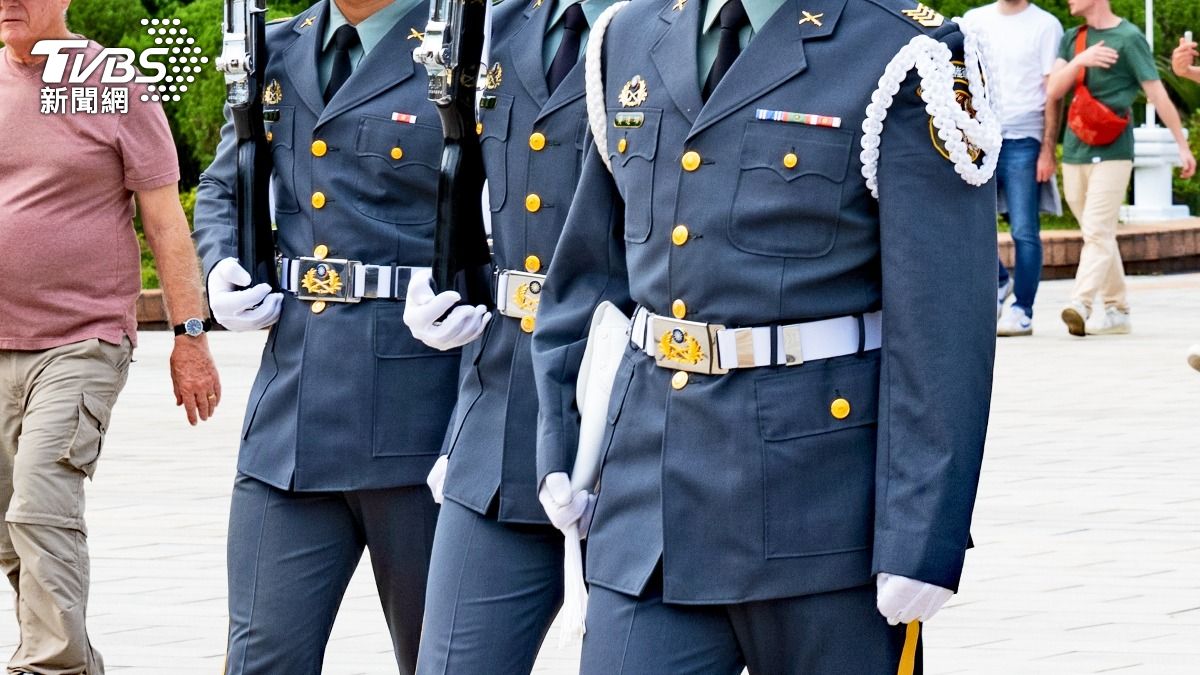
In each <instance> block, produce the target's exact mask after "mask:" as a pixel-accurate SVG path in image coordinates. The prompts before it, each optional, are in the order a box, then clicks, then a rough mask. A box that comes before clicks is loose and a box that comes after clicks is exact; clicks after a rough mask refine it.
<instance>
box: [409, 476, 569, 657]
mask: <svg viewBox="0 0 1200 675" xmlns="http://www.w3.org/2000/svg"><path fill="white" fill-rule="evenodd" d="M562 595H563V538H562V533H561V532H559V531H558V530H556V529H554V528H553V527H552V526H550V525H518V524H509V523H501V522H497V521H496V519H495V518H494V517H489V516H481V515H479V514H478V513H476V512H474V511H472V510H470V509H468V508H466V507H464V506H462V505H460V504H456V503H454V502H452V501H450V500H449V499H447V500H446V502H445V503H444V504H443V505H442V513H441V516H440V517H439V518H438V525H437V537H436V539H435V540H434V544H433V561H432V562H431V563H430V571H429V602H428V603H427V604H426V606H425V631H424V633H422V635H421V655H420V659H419V660H418V662H417V672H418V673H420V675H485V674H486V675H528V673H529V672H530V671H531V670H532V669H533V662H534V660H535V659H536V658H537V653H538V649H539V648H540V647H541V644H542V640H543V639H545V637H546V631H548V630H549V629H550V624H551V622H553V621H554V615H555V614H557V613H558V608H559V606H560V605H561V604H562Z"/></svg>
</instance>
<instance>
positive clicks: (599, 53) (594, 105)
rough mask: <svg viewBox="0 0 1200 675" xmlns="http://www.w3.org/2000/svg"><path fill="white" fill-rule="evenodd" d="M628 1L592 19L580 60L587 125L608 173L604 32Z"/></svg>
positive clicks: (610, 164)
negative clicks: (582, 66)
mask: <svg viewBox="0 0 1200 675" xmlns="http://www.w3.org/2000/svg"><path fill="white" fill-rule="evenodd" d="M628 4H629V2H628V0H625V1H623V2H618V3H615V4H613V5H611V6H610V7H609V8H608V9H606V10H604V13H603V14H601V15H600V16H599V17H598V18H597V19H596V25H594V26H592V29H591V31H592V32H591V36H589V37H588V45H587V54H586V56H585V61H584V81H585V83H586V86H587V112H588V124H589V125H591V128H592V139H593V140H594V141H595V142H596V149H597V150H599V151H600V160H601V161H602V162H604V166H606V167H608V172H609V173H612V162H611V161H610V160H609V159H608V108H607V107H606V106H605V105H604V62H603V61H604V32H605V31H607V30H608V24H610V23H612V20H613V17H615V16H616V15H617V12H619V11H621V10H622V9H624V8H625V5H628Z"/></svg>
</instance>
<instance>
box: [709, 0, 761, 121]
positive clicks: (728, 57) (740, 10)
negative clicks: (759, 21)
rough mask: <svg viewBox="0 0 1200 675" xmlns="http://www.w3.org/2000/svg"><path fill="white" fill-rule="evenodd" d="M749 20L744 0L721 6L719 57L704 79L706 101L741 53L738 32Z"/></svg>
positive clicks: (731, 1)
mask: <svg viewBox="0 0 1200 675" xmlns="http://www.w3.org/2000/svg"><path fill="white" fill-rule="evenodd" d="M749 20H750V19H749V17H747V16H746V9H745V8H744V7H742V0H729V2H727V3H725V6H724V7H722V8H721V13H720V14H719V15H718V18H717V21H718V22H719V23H720V24H721V36H720V39H719V41H718V42H717V58H716V59H715V60H713V64H712V70H710V71H708V79H706V80H705V81H704V90H703V91H702V92H701V93H702V94H703V95H704V100H705V101H707V100H708V97H709V96H711V95H712V93H713V90H714V89H716V88H717V84H718V83H719V82H720V81H721V78H722V77H725V73H728V72H729V68H730V67H732V66H733V62H734V61H736V60H737V57H738V54H740V53H741V51H742V46H741V43H740V41H739V40H738V33H740V32H741V30H742V28H743V27H745V25H746V23H747V22H748V21H749Z"/></svg>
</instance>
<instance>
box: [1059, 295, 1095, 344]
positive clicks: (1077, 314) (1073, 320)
mask: <svg viewBox="0 0 1200 675" xmlns="http://www.w3.org/2000/svg"><path fill="white" fill-rule="evenodd" d="M1090 314H1091V310H1089V309H1088V308H1087V306H1086V305H1084V304H1083V303H1082V302H1079V301H1074V302H1072V303H1071V304H1069V305H1067V306H1066V307H1063V311H1062V320H1063V323H1065V324H1067V332H1068V333H1070V334H1071V335H1077V336H1079V337H1083V336H1084V335H1087V329H1086V327H1085V324H1086V323H1087V320H1088V316H1089V315H1090Z"/></svg>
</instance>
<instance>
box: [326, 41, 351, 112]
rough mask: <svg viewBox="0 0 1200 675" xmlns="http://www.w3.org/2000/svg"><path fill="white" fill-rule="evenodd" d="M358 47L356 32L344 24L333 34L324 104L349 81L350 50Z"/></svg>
mask: <svg viewBox="0 0 1200 675" xmlns="http://www.w3.org/2000/svg"><path fill="white" fill-rule="evenodd" d="M357 45H358V31H357V30H355V29H354V26H351V25H350V24H345V25H343V26H339V27H338V29H337V30H336V31H334V32H333V70H332V71H331V72H330V73H329V84H327V85H325V102H326V103H329V101H330V99H332V98H333V95H334V94H336V93H337V92H338V89H341V88H342V85H343V84H346V80H348V79H350V71H351V70H353V69H352V68H351V66H350V50H351V49H354V47H356V46H357Z"/></svg>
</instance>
